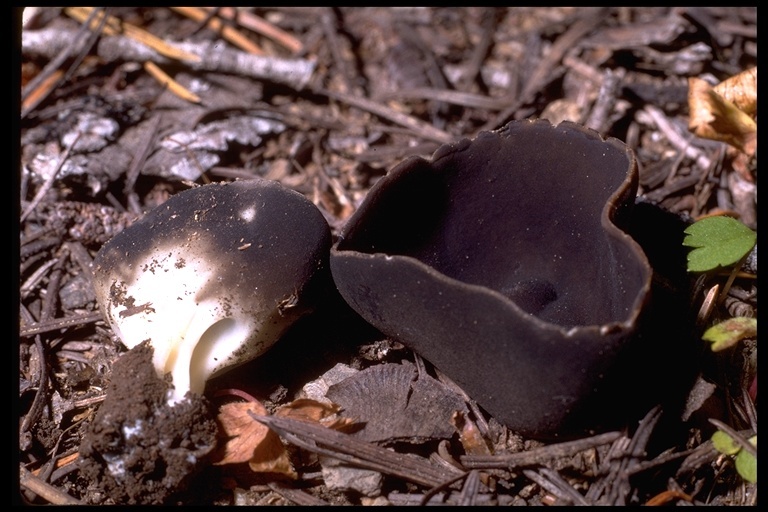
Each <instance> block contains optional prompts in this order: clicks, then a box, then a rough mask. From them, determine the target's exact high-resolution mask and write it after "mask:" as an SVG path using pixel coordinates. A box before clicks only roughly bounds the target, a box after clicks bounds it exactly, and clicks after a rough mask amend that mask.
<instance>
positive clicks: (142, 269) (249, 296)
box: [93, 179, 331, 402]
mask: <svg viewBox="0 0 768 512" xmlns="http://www.w3.org/2000/svg"><path fill="white" fill-rule="evenodd" d="M330 246H331V234H330V228H329V227H328V224H327V222H326V221H325V218H324V217H323V215H322V214H321V213H320V211H319V210H318V209H317V208H316V207H315V206H314V205H313V204H312V202H310V201H309V200H308V199H306V198H305V197H304V196H303V195H301V194H299V193H298V192H295V191H292V190H289V189H287V188H284V187H283V186H281V185H280V184H279V183H277V182H273V181H268V180H262V179H254V180H249V181H241V182H234V183H229V184H211V185H205V186H202V187H199V188H195V189H191V190H187V191H184V192H181V193H179V194H176V195H174V196H173V197H171V198H170V199H169V200H168V201H166V202H165V203H163V204H162V205H161V206H159V207H157V208H156V209H154V210H152V211H150V212H149V213H148V214H147V215H146V216H145V217H143V218H142V219H141V220H139V221H138V222H136V223H135V224H133V225H131V226H130V227H128V228H127V229H125V230H123V231H122V232H120V233H119V234H118V235H117V236H115V237H114V238H113V239H112V240H110V241H109V242H107V243H106V244H105V245H104V246H103V247H102V248H101V250H100V251H99V253H98V254H97V256H96V259H95V261H94V265H93V269H94V283H95V289H96V295H97V298H98V301H99V303H100V305H101V307H102V309H103V311H104V314H105V315H106V318H107V319H108V320H109V323H110V325H111V326H112V328H113V330H114V331H115V333H116V334H117V335H118V336H119V337H120V338H121V339H122V341H123V343H124V344H125V345H126V346H127V347H129V348H133V347H134V346H136V345H138V344H139V343H141V342H142V341H144V340H147V339H149V340H151V345H152V346H153V348H154V356H153V357H154V359H153V363H154V365H155V368H156V369H157V371H158V374H160V375H161V376H162V375H165V374H168V373H170V374H171V375H172V377H173V386H174V390H173V396H171V397H170V399H171V400H172V401H173V402H177V401H180V400H181V399H183V397H184V395H185V394H186V392H187V391H192V392H195V393H202V392H203V390H204V386H205V382H206V380H207V379H208V378H209V377H211V376H213V375H215V374H217V373H220V372H221V371H222V370H224V369H228V368H231V367H233V366H235V365H237V364H240V363H244V362H247V361H249V360H251V359H253V358H255V357H257V356H259V355H260V354H261V353H263V352H264V351H266V350H267V349H268V348H269V347H270V346H271V345H272V344H274V343H275V341H277V340H278V339H279V338H280V337H281V336H282V335H283V333H284V332H285V331H286V330H287V329H288V328H289V327H290V326H291V325H292V324H293V323H294V322H295V321H296V320H297V319H298V318H299V317H300V316H302V315H303V314H305V313H308V312H309V311H310V310H311V309H312V307H313V306H314V305H313V298H312V297H313V293H314V292H313V289H314V288H315V287H316V286H315V283H317V281H318V279H320V280H321V281H322V285H319V286H326V285H327V280H323V279H324V278H323V277H322V276H321V274H323V273H325V274H327V273H328V267H327V260H328V252H329V250H330ZM329 278H330V277H329V276H328V279H329Z"/></svg>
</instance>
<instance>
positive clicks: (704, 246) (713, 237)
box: [683, 216, 757, 272]
mask: <svg viewBox="0 0 768 512" xmlns="http://www.w3.org/2000/svg"><path fill="white" fill-rule="evenodd" d="M685 234H686V237H685V239H684V240H683V245H684V246H686V247H693V248H694V249H693V250H692V251H691V252H689V253H688V271H689V272H708V271H710V270H714V269H716V268H718V267H728V266H731V265H735V264H736V263H738V262H739V261H740V260H741V259H742V258H743V257H744V256H746V255H747V254H748V253H749V251H751V250H752V247H754V246H755V242H757V233H755V232H754V231H752V230H751V229H749V228H748V227H747V226H745V225H744V224H743V223H741V222H739V221H738V220H736V219H733V218H731V217H722V216H718V217H707V218H705V219H701V220H700V221H697V222H694V223H693V224H691V225H690V226H688V227H687V228H686V230H685Z"/></svg>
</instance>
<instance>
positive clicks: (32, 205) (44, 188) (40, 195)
mask: <svg viewBox="0 0 768 512" xmlns="http://www.w3.org/2000/svg"><path fill="white" fill-rule="evenodd" d="M82 134H83V133H82V132H77V135H76V136H75V138H74V140H73V141H72V143H71V144H70V145H69V146H67V148H66V149H65V150H64V153H63V154H62V155H61V158H60V159H59V163H58V165H57V166H56V169H54V171H53V172H52V173H51V175H50V176H49V177H48V179H47V180H46V181H45V183H43V185H42V186H41V187H40V190H38V191H37V194H35V197H34V198H33V199H32V201H31V202H30V203H29V204H28V205H27V208H26V209H25V210H24V212H22V214H21V219H20V222H24V221H25V220H27V217H29V214H31V213H32V212H33V211H35V208H37V205H39V204H40V201H42V200H43V197H45V194H47V193H48V191H49V190H50V189H51V187H52V186H53V182H54V181H55V180H56V176H57V175H58V174H59V172H60V171H61V169H62V168H63V167H64V164H65V163H66V162H67V159H68V158H69V154H70V153H71V152H72V148H74V147H75V144H77V141H78V140H80V136H81V135H82Z"/></svg>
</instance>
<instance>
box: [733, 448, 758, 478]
mask: <svg viewBox="0 0 768 512" xmlns="http://www.w3.org/2000/svg"><path fill="white" fill-rule="evenodd" d="M749 442H750V443H752V444H753V445H755V448H757V436H752V437H750V438H749ZM734 464H735V465H736V471H738V472H739V474H740V475H741V478H743V479H744V480H746V481H747V482H750V483H753V484H755V483H757V457H755V456H754V455H752V454H751V453H749V452H748V451H747V450H744V449H742V450H741V451H740V452H739V453H737V454H736V458H735V459H734Z"/></svg>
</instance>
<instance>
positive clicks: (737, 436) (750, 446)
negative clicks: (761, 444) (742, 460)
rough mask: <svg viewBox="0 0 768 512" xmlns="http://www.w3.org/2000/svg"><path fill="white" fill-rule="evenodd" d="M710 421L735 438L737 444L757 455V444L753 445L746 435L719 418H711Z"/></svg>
mask: <svg viewBox="0 0 768 512" xmlns="http://www.w3.org/2000/svg"><path fill="white" fill-rule="evenodd" d="M709 422H710V423H711V424H713V425H714V426H716V427H717V428H718V430H722V431H723V432H725V433H726V434H728V436H729V437H730V438H731V439H733V441H734V442H735V443H736V444H738V445H739V446H741V447H742V448H743V449H744V450H746V451H747V453H749V454H751V455H752V456H754V457H757V447H755V445H753V444H752V443H750V442H749V441H747V440H746V439H744V436H742V435H741V434H740V433H739V432H736V430H734V429H733V428H731V427H730V426H728V425H726V424H725V423H723V422H722V421H720V420H718V419H715V418H709Z"/></svg>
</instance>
